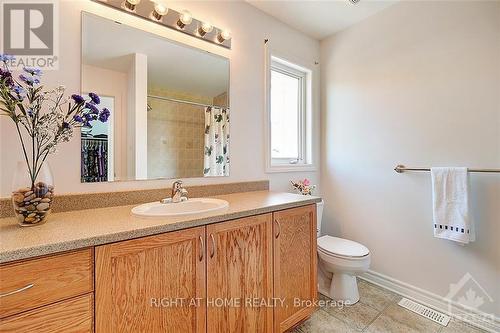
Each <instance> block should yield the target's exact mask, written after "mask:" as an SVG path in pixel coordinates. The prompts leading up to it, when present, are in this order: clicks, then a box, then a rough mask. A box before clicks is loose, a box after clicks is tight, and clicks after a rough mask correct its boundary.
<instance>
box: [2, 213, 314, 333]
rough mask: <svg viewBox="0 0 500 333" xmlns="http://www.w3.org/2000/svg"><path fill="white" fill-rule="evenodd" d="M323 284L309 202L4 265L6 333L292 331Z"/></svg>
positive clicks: (3, 316) (3, 284)
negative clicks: (319, 281) (319, 278)
mask: <svg viewBox="0 0 500 333" xmlns="http://www.w3.org/2000/svg"><path fill="white" fill-rule="evenodd" d="M94 281H95V288H94ZM316 283H317V282H316V208H315V205H309V206H303V207H299V208H293V209H287V210H282V211H278V212H274V213H269V214H262V215H256V216H250V217H246V218H241V219H236V220H231V221H225V222H220V223H214V224H210V225H207V226H202V227H195V228H190V229H184V230H180V231H172V232H167V233H163V234H159V235H154V236H147V237H142V238H137V239H132V240H126V241H120V242H116V243H111V244H106V245H101V246H96V247H95V248H87V249H81V250H76V251H73V252H66V253H60V254H56V255H49V256H44V257H39V258H34V259H29V260H22V261H18V262H13V263H7V264H3V265H0V332H16V333H17V332H30V333H31V332H93V331H95V332H97V333H112V332H118V333H125V332H148V333H154V332H169V333H187V332H193V333H205V332H208V333H226V332H234V333H240V332H248V333H271V332H284V331H286V330H288V329H290V328H292V327H293V326H295V325H297V324H298V323H299V322H301V321H303V320H304V319H306V318H307V317H309V316H310V314H311V313H312V311H313V310H314V307H313V306H311V304H305V303H303V304H299V305H298V306H297V304H294V300H296V299H298V300H302V301H312V300H314V299H315V298H316V297H317V294H316ZM277 299H281V300H284V301H285V302H284V306H279V304H280V302H279V301H276V300H277ZM221 302H222V303H221Z"/></svg>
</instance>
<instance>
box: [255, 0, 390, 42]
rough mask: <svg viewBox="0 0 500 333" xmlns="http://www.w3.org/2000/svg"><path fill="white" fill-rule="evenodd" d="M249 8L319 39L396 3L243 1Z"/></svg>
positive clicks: (367, 0)
mask: <svg viewBox="0 0 500 333" xmlns="http://www.w3.org/2000/svg"><path fill="white" fill-rule="evenodd" d="M246 1H247V2H248V3H249V4H250V5H252V6H254V7H257V8H258V9H260V10H262V11H263V12H265V13H267V14H269V15H271V16H273V17H275V18H277V19H278V20H280V21H282V22H284V23H286V24H287V25H289V26H291V27H293V28H295V29H297V30H299V31H302V32H303V33H305V34H307V35H309V36H311V37H313V38H315V39H318V40H321V39H323V38H325V37H328V36H330V35H332V34H334V33H336V32H337V31H340V30H343V29H345V28H347V27H349V26H351V25H353V24H355V23H357V22H359V21H362V20H364V19H365V18H367V17H369V16H371V15H373V14H375V13H377V12H379V11H381V10H383V9H385V8H387V7H389V6H391V5H393V4H395V3H396V2H398V1H399V0H360V1H359V2H358V3H356V4H353V3H351V2H350V1H349V0H329V1H319V0H308V1H304V0H298V1H295V0H246Z"/></svg>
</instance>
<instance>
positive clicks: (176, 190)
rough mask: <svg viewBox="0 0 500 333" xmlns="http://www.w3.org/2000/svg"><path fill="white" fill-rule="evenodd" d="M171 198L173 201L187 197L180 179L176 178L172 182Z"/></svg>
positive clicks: (184, 199)
mask: <svg viewBox="0 0 500 333" xmlns="http://www.w3.org/2000/svg"><path fill="white" fill-rule="evenodd" d="M171 199H172V201H171V202H173V203H177V202H181V201H186V200H187V199H188V191H187V190H186V189H185V188H184V187H182V181H181V180H176V181H175V182H174V183H173V184H172V196H171Z"/></svg>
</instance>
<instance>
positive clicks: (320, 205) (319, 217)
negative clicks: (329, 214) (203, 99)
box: [316, 200, 324, 237]
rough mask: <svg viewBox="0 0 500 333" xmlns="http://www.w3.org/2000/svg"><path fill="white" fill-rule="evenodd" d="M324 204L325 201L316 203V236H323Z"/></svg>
mask: <svg viewBox="0 0 500 333" xmlns="http://www.w3.org/2000/svg"><path fill="white" fill-rule="evenodd" d="M323 205H324V201H323V200H321V202H317V203H316V236H317V237H319V236H321V222H322V221H323Z"/></svg>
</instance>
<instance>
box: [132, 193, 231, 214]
mask: <svg viewBox="0 0 500 333" xmlns="http://www.w3.org/2000/svg"><path fill="white" fill-rule="evenodd" d="M227 207H229V203H228V202H227V201H225V200H220V199H211V198H193V199H189V200H187V201H182V202H178V203H160V202H150V203H147V204H143V205H140V206H137V207H134V208H132V214H134V215H136V216H140V217H168V216H181V215H194V214H201V213H207V212H213V211H217V210H222V209H224V208H227Z"/></svg>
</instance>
